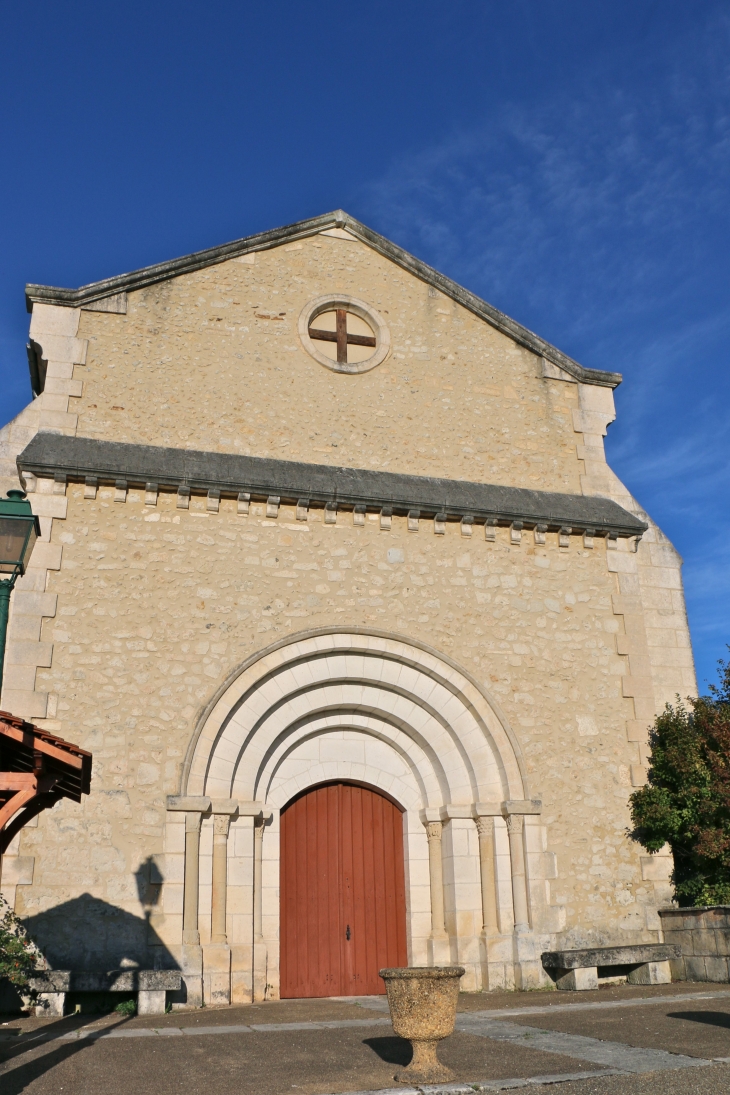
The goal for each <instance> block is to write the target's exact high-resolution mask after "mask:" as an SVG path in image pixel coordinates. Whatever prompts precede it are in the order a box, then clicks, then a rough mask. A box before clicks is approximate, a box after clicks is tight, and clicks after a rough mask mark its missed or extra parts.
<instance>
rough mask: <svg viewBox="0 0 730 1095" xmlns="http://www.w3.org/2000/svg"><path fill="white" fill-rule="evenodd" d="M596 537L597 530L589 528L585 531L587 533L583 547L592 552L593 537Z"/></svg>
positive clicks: (584, 535)
mask: <svg viewBox="0 0 730 1095" xmlns="http://www.w3.org/2000/svg"><path fill="white" fill-rule="evenodd" d="M595 535H596V530H595V529H594V528H587V529H586V530H585V532H584V533H583V547H584V548H588V549H589V550H590V548H592V547H593V537H594V536H595Z"/></svg>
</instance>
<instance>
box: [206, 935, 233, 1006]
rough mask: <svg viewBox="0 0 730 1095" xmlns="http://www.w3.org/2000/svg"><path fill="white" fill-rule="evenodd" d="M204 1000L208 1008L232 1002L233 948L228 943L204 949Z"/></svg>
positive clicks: (208, 946) (211, 944)
mask: <svg viewBox="0 0 730 1095" xmlns="http://www.w3.org/2000/svg"><path fill="white" fill-rule="evenodd" d="M203 999H204V1000H205V1003H206V1006H207V1007H222V1006H223V1005H227V1004H230V1002H231V948H230V947H229V946H228V944H227V943H210V944H208V945H207V946H205V947H204V948H203Z"/></svg>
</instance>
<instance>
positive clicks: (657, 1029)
mask: <svg viewBox="0 0 730 1095" xmlns="http://www.w3.org/2000/svg"><path fill="white" fill-rule="evenodd" d="M510 1025H511V1026H516V1027H517V1026H524V1027H527V1026H529V1027H533V1026H536V1027H540V1028H541V1029H543V1030H549V1031H555V1032H558V1031H560V1032H561V1033H564V1034H569V1035H581V1036H584V1037H589V1038H594V1039H601V1040H604V1041H611V1042H619V1043H623V1044H626V1045H628V1046H641V1047H644V1048H646V1049H653V1050H661V1051H665V1050H670V1051H671V1052H672V1053H678V1054H685V1055H688V1056H690V1057H702V1058H706V1059H707V1058H709V1059H713V1058H716V1057H730V995H728V996H725V997H712V998H709V999H703V998H702V997H700V996H699V995H698V996H695V997H694V998H691V997H690V998H689V999H688V997H687V996H683V997H682V998H681V999H679V1000H676V1002H674V1001H673V1000H672V998H671V997H670V998H669V999H668V1000H664V1001H662V1002H661V1003H660V1002H659V1001H656V1002H655V1003H653V1004H652V1005H650V1006H648V1007H640V1006H639V1007H637V1006H634V1007H629V1008H615V1009H614V1008H610V1009H609V1008H606V1009H598V1008H596V1009H586V1010H584V1011H581V1010H572V1009H571V1010H569V1011H568V1010H563V1009H560V1010H558V1009H556V1010H551V1011H550V1013H549V1014H541V1015H539V1016H532V1015H531V1016H529V1017H527V1016H526V1015H525V1016H524V1017H522V1016H521V1015H520V1014H519V1013H517V1014H515V1013H512V1015H511V1016H510Z"/></svg>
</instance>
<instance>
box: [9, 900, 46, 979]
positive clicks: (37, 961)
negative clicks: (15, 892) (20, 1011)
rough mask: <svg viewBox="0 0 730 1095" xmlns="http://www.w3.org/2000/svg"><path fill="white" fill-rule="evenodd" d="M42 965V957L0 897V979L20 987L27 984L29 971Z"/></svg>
mask: <svg viewBox="0 0 730 1095" xmlns="http://www.w3.org/2000/svg"><path fill="white" fill-rule="evenodd" d="M42 965H43V956H42V955H41V953H40V951H39V950H38V948H37V947H36V945H35V943H33V941H32V940H31V939H29V938H28V933H27V932H26V930H25V928H24V927H23V925H22V924H21V923H20V921H19V920H18V918H17V916H16V915H15V913H14V912H13V910H12V909H11V908H10V906H9V905H8V903H7V901H6V900H5V898H4V897H2V895H0V978H3V977H4V978H7V979H8V981H10V982H11V984H13V985H17V986H18V987H22V986H24V985H27V984H28V974H29V973H30V972H31V970H34V969H37V968H38V967H39V966H42Z"/></svg>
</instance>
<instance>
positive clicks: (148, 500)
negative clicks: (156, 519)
mask: <svg viewBox="0 0 730 1095" xmlns="http://www.w3.org/2000/svg"><path fill="white" fill-rule="evenodd" d="M157 491H158V487H157V483H145V485H144V504H145V505H146V506H156V505H157Z"/></svg>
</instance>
